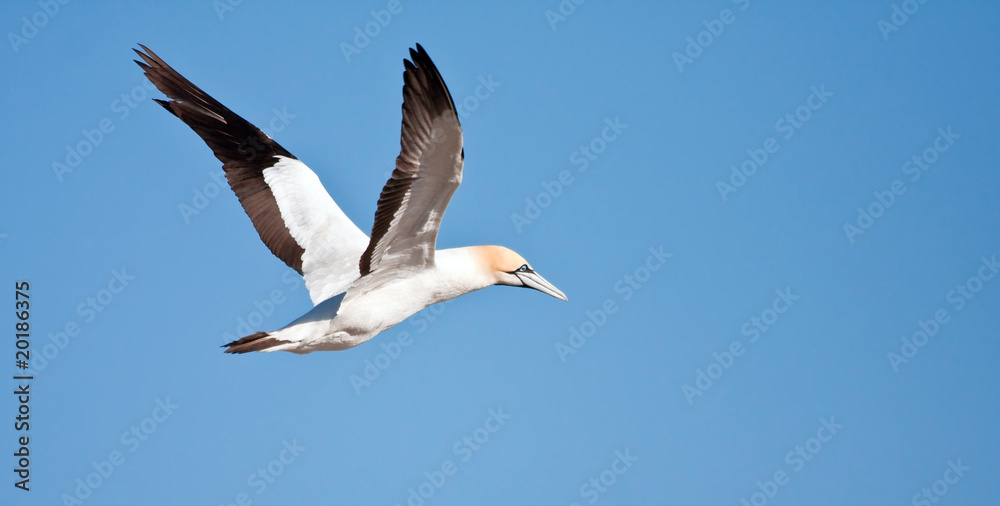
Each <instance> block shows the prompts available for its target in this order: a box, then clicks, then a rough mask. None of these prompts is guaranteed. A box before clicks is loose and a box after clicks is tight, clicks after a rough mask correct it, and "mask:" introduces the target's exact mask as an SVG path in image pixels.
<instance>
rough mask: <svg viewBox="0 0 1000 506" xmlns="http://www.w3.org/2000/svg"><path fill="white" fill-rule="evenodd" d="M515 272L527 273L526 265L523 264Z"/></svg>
mask: <svg viewBox="0 0 1000 506" xmlns="http://www.w3.org/2000/svg"><path fill="white" fill-rule="evenodd" d="M517 272H528V264H524V265H522V266H520V267H518V268H517Z"/></svg>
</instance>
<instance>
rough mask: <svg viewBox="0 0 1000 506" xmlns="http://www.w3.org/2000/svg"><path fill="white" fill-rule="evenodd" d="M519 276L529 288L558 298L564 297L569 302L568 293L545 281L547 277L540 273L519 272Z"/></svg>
mask: <svg viewBox="0 0 1000 506" xmlns="http://www.w3.org/2000/svg"><path fill="white" fill-rule="evenodd" d="M517 277H518V278H519V279H520V280H521V282H522V283H524V286H526V287H528V288H534V289H535V290H538V291H539V292H542V293H546V294H549V295H551V296H553V297H555V298H557V299H562V300H565V301H567V302H569V299H568V298H566V294H564V293H562V292H561V291H560V290H559V289H558V288H556V287H555V285H553V284H552V283H549V282H548V281H545V278H543V277H541V276H539V275H538V273H537V272H519V273H517Z"/></svg>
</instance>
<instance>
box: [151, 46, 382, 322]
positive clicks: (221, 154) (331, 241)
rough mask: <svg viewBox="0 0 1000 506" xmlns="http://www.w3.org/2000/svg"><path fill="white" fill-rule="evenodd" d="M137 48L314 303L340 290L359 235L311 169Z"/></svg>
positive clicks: (364, 239) (361, 243) (357, 251)
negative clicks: (301, 279)
mask: <svg viewBox="0 0 1000 506" xmlns="http://www.w3.org/2000/svg"><path fill="white" fill-rule="evenodd" d="M139 47H141V48H142V49H143V51H145V53H143V52H141V51H139V50H135V52H136V53H137V54H138V55H139V57H141V58H142V60H143V61H141V62H140V61H138V60H136V63H138V64H139V66H140V67H142V69H143V70H144V71H145V72H146V77H147V78H149V80H150V81H151V82H152V83H153V84H154V85H156V87H157V88H158V89H159V90H160V91H161V92H163V94H164V95H166V96H167V97H169V98H170V99H171V100H169V101H168V100H156V102H157V103H159V104H160V105H162V106H163V107H164V108H165V109H167V110H168V111H170V112H171V113H173V114H174V116H177V117H178V118H180V119H181V120H182V121H183V122H184V123H186V124H187V125H188V126H189V127H191V128H192V129H193V130H194V131H195V133H197V134H198V135H199V136H201V138H202V139H203V140H204V141H205V143H206V144H208V147H210V148H212V152H214V153H215V157H216V158H218V159H219V160H220V161H222V164H223V165H222V169H223V170H224V171H225V173H226V179H227V180H228V181H229V186H230V187H231V188H232V189H233V192H235V193H236V196H237V198H239V200H240V204H242V205H243V209H244V210H245V211H246V213H247V216H249V217H250V221H252V222H253V225H254V227H255V228H256V229H257V233H258V234H260V238H261V240H262V241H264V244H266V245H267V247H268V248H270V250H271V252H272V253H274V255H275V256H277V257H278V258H280V259H281V260H282V261H283V262H285V263H286V264H287V265H288V266H289V267H291V268H292V269H295V270H296V271H297V272H298V273H299V274H302V276H303V278H305V282H306V288H308V289H309V296H310V298H312V301H313V304H319V303H320V302H323V301H324V300H326V299H328V298H330V297H332V296H334V295H337V294H339V293H342V292H344V291H346V290H347V288H348V287H349V286H350V285H351V283H353V282H354V281H355V280H356V279H358V277H359V276H360V272H359V271H358V258H360V256H361V253H362V252H363V251H364V249H365V246H366V245H367V244H368V236H366V235H365V233H364V232H362V231H361V230H360V229H359V228H358V227H357V226H356V225H355V224H354V223H353V222H351V220H350V219H349V218H348V217H347V216H346V215H345V214H344V212H343V211H341V210H340V207H339V206H337V203H336V202H334V201H333V199H332V198H331V197H330V195H329V194H328V193H327V192H326V190H325V189H324V188H323V184H322V183H321V182H320V180H319V178H318V177H316V174H315V173H314V172H313V171H312V170H310V169H309V167H307V166H306V165H305V164H304V163H302V162H300V161H299V160H298V159H296V158H295V157H294V156H292V154H291V153H289V152H288V151H287V150H285V148H283V147H281V145H280V144H278V143H277V142H275V141H274V140H272V139H271V138H270V137H268V136H267V134H265V133H264V132H262V131H260V129H259V128H257V127H255V126H254V125H252V124H250V122H248V121H247V120H245V119H243V118H241V117H240V116H238V115H237V114H236V113H234V112H233V111H230V110H229V109H228V108H226V106H224V105H222V104H221V103H219V102H218V101H216V100H215V99H213V98H212V97H210V96H209V95H208V94H207V93H205V92H204V91H202V90H201V89H199V88H198V87H197V86H195V85H194V84H191V82H190V81H188V80H187V79H185V78H184V77H183V76H181V75H180V74H179V73H177V71H175V70H174V69H172V68H171V67H170V66H169V65H167V64H166V63H165V62H164V61H163V60H162V59H161V58H160V57H158V56H156V54H155V53H153V52H152V51H150V50H149V49H148V48H147V47H145V46H143V45H141V44H140V45H139Z"/></svg>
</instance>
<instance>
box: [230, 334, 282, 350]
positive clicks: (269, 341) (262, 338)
mask: <svg viewBox="0 0 1000 506" xmlns="http://www.w3.org/2000/svg"><path fill="white" fill-rule="evenodd" d="M290 343H291V341H282V340H281V339H275V338H273V337H270V334H268V333H267V332H257V333H256V334H250V335H249V336H246V337H241V338H239V339H237V340H236V341H233V342H231V343H229V344H224V345H223V346H228V347H229V348H228V349H226V353H249V352H251V351H269V350H270V349H271V348H274V347H275V346H281V345H283V344H290Z"/></svg>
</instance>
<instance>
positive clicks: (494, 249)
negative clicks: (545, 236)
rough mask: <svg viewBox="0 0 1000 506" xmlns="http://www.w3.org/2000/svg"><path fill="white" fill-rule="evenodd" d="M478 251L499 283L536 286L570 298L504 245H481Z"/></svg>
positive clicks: (555, 295) (540, 289)
mask: <svg viewBox="0 0 1000 506" xmlns="http://www.w3.org/2000/svg"><path fill="white" fill-rule="evenodd" d="M478 253H479V254H480V256H481V257H482V258H483V260H485V262H486V265H487V266H488V267H489V269H490V271H491V274H492V275H493V276H494V278H495V279H496V283H495V284H497V285H508V286H521V287H525V288H534V289H535V290H538V291H539V292H542V293H546V294H548V295H551V296H553V297H555V298H557V299H562V300H569V299H567V298H566V295H565V294H564V293H562V292H561V291H559V289H558V288H556V287H555V286H554V285H553V284H552V283H549V282H548V281H546V280H545V278H543V277H541V276H540V275H539V274H538V273H537V272H535V270H534V269H532V268H531V265H529V264H528V261H527V260H525V259H524V257H522V256H521V255H518V254H517V253H515V252H514V251H511V250H510V249H507V248H504V247H503V246H481V247H480V249H479V251H478Z"/></svg>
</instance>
